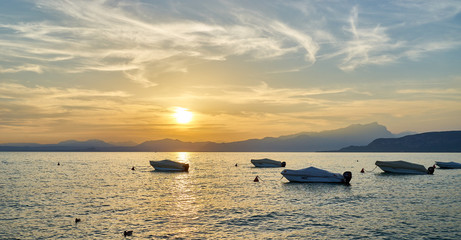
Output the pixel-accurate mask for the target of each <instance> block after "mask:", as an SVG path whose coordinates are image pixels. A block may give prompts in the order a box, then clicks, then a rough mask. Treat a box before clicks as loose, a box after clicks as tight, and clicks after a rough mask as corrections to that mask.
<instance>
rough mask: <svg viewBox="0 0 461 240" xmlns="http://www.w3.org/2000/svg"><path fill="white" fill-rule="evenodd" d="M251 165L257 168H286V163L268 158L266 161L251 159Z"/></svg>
mask: <svg viewBox="0 0 461 240" xmlns="http://www.w3.org/2000/svg"><path fill="white" fill-rule="evenodd" d="M251 163H252V164H253V165H254V166H255V167H259V168H277V167H285V165H286V164H285V162H281V161H276V160H272V159H268V158H264V159H251Z"/></svg>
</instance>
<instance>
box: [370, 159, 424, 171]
mask: <svg viewBox="0 0 461 240" xmlns="http://www.w3.org/2000/svg"><path fill="white" fill-rule="evenodd" d="M375 164H376V166H378V167H379V168H381V170H383V171H384V172H387V173H397V174H428V170H427V169H426V168H425V167H424V166H423V165H420V164H415V163H410V162H405V161H376V163H375Z"/></svg>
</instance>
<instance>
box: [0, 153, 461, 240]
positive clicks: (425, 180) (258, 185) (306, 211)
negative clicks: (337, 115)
mask: <svg viewBox="0 0 461 240" xmlns="http://www.w3.org/2000/svg"><path fill="white" fill-rule="evenodd" d="M165 158H168V159H172V160H179V161H182V162H187V163H189V164H190V169H189V172H188V173H164V172H156V171H154V169H153V168H152V167H151V166H150V165H149V160H162V159H165ZM252 158H271V159H275V160H280V161H285V162H286V163H287V166H286V169H300V168H306V167H309V166H315V167H318V168H322V169H325V170H329V171H332V172H338V173H341V174H342V173H343V172H344V171H351V172H352V174H353V176H352V181H351V184H350V185H343V184H322V183H320V184H309V183H307V184H306V183H304V184H302V183H289V182H288V181H287V180H286V179H285V178H282V175H281V174H280V172H281V171H282V170H283V169H284V168H254V167H253V165H252V164H251V163H250V159H252ZM377 160H381V161H393V160H405V161H410V162H414V163H419V164H423V165H424V166H425V167H426V168H427V167H429V166H432V165H433V164H434V163H435V161H455V162H461V154H460V153H273V152H270V153H193V152H192V153H145V152H142V153H140V152H136V153H119V152H117V153H113V152H110V153H99V152H98V153H93V152H0V166H1V168H0V190H1V192H0V239H125V237H124V236H123V232H124V231H126V230H131V231H133V236H129V237H127V238H128V239H129V238H131V239H370V238H371V239H461V227H460V226H461V187H460V184H461V169H459V170H442V169H436V171H435V173H434V175H393V174H384V173H383V172H382V171H381V170H380V169H379V168H375V165H374V163H375V161H377ZM58 162H59V163H60V165H58ZM236 164H237V166H235V165H236ZM133 166H134V167H135V170H134V171H133V170H131V168H132V167H133ZM362 168H365V169H366V170H367V172H366V173H360V170H361V169H362ZM256 176H259V177H260V179H261V181H260V182H253V179H254V178H255V177H256ZM76 218H79V219H81V221H80V222H78V223H75V219H76Z"/></svg>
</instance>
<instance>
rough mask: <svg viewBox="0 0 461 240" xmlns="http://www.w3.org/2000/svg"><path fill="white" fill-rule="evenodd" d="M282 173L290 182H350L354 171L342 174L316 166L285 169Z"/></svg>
mask: <svg viewBox="0 0 461 240" xmlns="http://www.w3.org/2000/svg"><path fill="white" fill-rule="evenodd" d="M281 174H282V175H283V177H285V178H286V179H287V180H288V181H290V182H301V183H349V182H350V181H351V179H352V173H351V172H350V171H346V172H344V173H343V174H340V173H332V172H329V171H327V170H323V169H319V168H316V167H308V168H304V169H299V170H289V169H285V170H283V171H282V172H281Z"/></svg>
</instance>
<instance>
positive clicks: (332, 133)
mask: <svg viewBox="0 0 461 240" xmlns="http://www.w3.org/2000/svg"><path fill="white" fill-rule="evenodd" d="M459 133H461V132H459ZM412 135H415V133H412V132H404V133H401V134H393V133H391V132H389V131H388V130H387V128H386V127H385V126H382V125H380V124H378V123H376V122H375V123H369V124H363V125H362V124H354V125H350V126H348V127H345V128H340V129H336V130H329V131H322V132H300V133H297V134H292V135H286V136H280V137H266V138H262V139H248V140H245V141H236V142H227V143H216V142H183V141H180V140H174V139H162V140H154V141H146V142H143V143H141V144H138V145H135V144H131V143H130V144H123V143H120V145H117V144H114V143H106V142H104V141H101V140H88V141H75V140H68V141H63V142H60V143H57V144H37V143H8V144H0V151H88V152H317V151H342V152H350V151H358V152H363V151H383V150H380V148H379V147H377V146H381V147H383V146H384V145H386V144H387V145H386V146H388V145H389V144H388V143H386V144H383V143H382V142H383V141H384V142H386V141H392V139H394V140H395V139H397V140H398V139H401V138H405V137H409V136H412ZM416 135H417V134H416ZM455 135H456V134H455ZM429 137H430V136H429ZM455 138H456V137H455ZM381 139H387V140H381ZM405 139H407V138H405ZM408 139H410V140H408V141H411V140H412V138H408ZM459 139H461V135H458V140H459ZM376 141H378V142H377V143H376ZM425 141H427V142H428V144H429V145H430V144H431V143H434V141H432V142H431V141H429V140H428V139H426V140H425ZM437 142H440V143H441V141H437ZM367 144H372V146H371V148H368V149H372V150H366V149H367V148H366V146H365V145H367ZM380 144H381V145H380ZM398 144H400V143H398ZM348 146H349V147H348ZM358 146H362V147H358ZM367 146H370V145H367ZM458 146H461V145H459V144H458ZM338 149H340V150H338ZM388 149H393V148H388ZM395 149H396V150H397V148H395ZM428 149H429V148H427V146H426V148H425V149H420V150H425V151H429V150H428ZM438 149H443V148H440V147H438ZM450 149H451V148H450ZM390 151H391V150H390ZM399 151H405V150H404V149H399ZM413 151H416V149H413ZM458 151H459V152H461V149H460V148H459V147H458Z"/></svg>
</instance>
